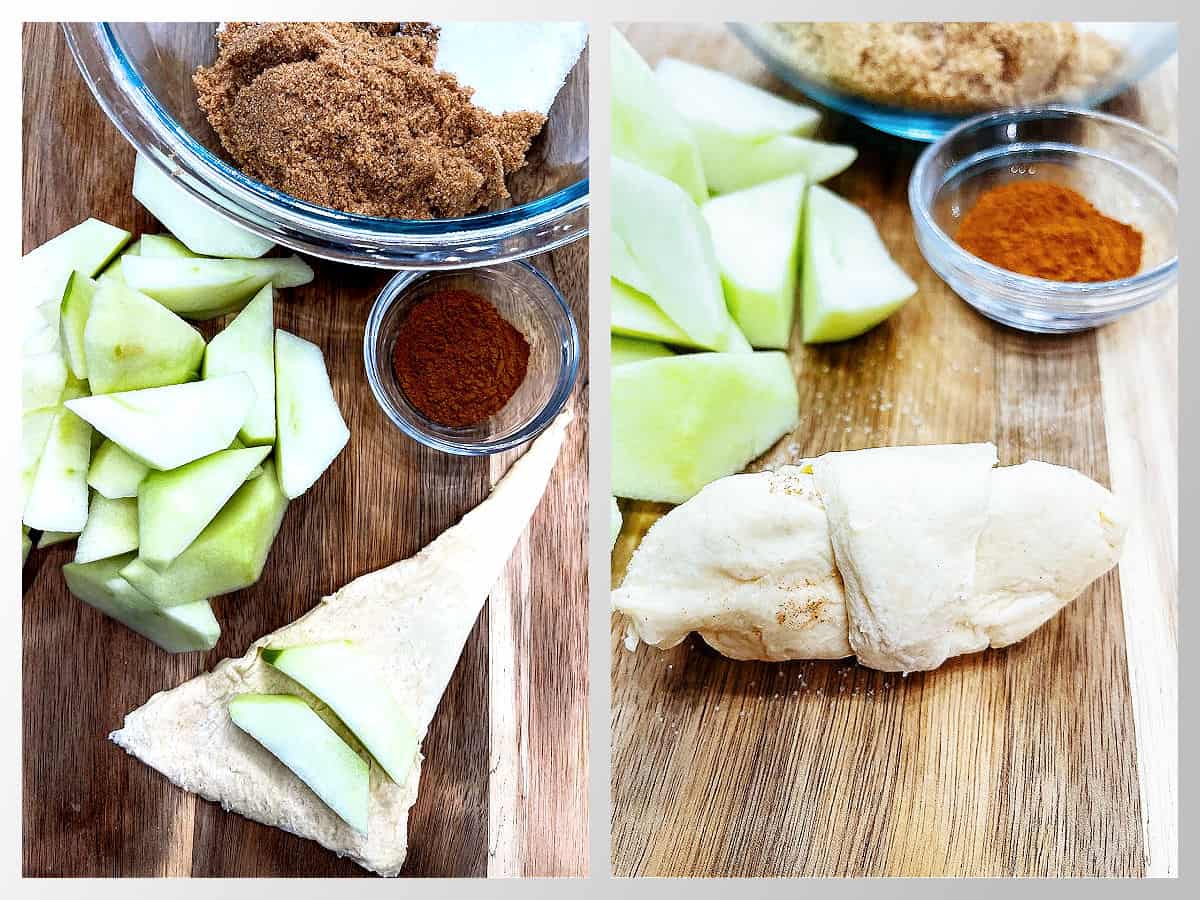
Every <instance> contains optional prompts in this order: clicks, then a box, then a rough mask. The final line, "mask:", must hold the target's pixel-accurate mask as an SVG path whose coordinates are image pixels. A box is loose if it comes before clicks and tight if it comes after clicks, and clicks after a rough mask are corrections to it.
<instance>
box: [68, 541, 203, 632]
mask: <svg viewBox="0 0 1200 900" xmlns="http://www.w3.org/2000/svg"><path fill="white" fill-rule="evenodd" d="M131 559H133V554H132V553H127V554H125V555H124V556H112V557H109V558H108V559H101V560H97V561H95V562H90V563H67V564H66V565H65V566H63V576H64V577H65V578H66V580H67V589H68V590H69V591H70V592H71V593H72V594H74V595H75V596H76V597H78V598H79V599H80V600H82V601H83V602H84V603H86V604H88V605H89V606H93V607H95V608H96V609H98V610H99V611H100V612H102V613H104V615H106V616H108V617H109V618H111V619H116V620H117V621H118V622H120V623H121V624H123V625H125V626H127V627H129V628H132V629H133V630H134V631H136V632H137V633H138V634H140V635H141V636H142V637H144V638H146V639H147V640H150V641H153V642H154V643H155V644H157V645H158V646H159V647H161V648H162V649H163V650H166V651H167V652H168V653H187V652H189V651H193V650H211V649H212V648H213V647H215V646H216V644H217V638H219V637H220V636H221V626H220V625H218V624H217V620H216V617H215V616H214V615H213V612H212V607H211V606H209V604H208V601H207V600H201V601H199V602H197V603H188V604H185V605H181V606H174V607H171V608H170V609H160V608H159V607H158V606H155V605H154V604H153V603H151V602H150V601H149V600H147V599H146V598H145V597H144V596H142V595H141V594H140V593H139V592H138V591H136V590H135V589H134V588H133V586H132V585H130V584H129V582H127V581H126V580H125V579H124V578H122V577H121V575H120V571H121V568H122V567H123V566H125V565H127V564H128V563H129V561H130V560H131Z"/></svg>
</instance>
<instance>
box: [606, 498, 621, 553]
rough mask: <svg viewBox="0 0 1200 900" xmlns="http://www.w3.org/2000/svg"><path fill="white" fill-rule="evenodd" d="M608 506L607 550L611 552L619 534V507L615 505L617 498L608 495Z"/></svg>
mask: <svg viewBox="0 0 1200 900" xmlns="http://www.w3.org/2000/svg"><path fill="white" fill-rule="evenodd" d="M608 499H609V503H610V506H609V508H608V552H609V553H612V551H613V548H614V547H616V546H617V538H618V537H620V536H621V507H619V506H617V498H616V497H609V498H608Z"/></svg>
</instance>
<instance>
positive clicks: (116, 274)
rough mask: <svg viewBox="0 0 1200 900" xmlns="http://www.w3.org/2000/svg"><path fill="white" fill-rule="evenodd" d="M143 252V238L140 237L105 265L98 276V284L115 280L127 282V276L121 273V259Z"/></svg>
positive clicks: (118, 282)
mask: <svg viewBox="0 0 1200 900" xmlns="http://www.w3.org/2000/svg"><path fill="white" fill-rule="evenodd" d="M141 252H142V240H141V238H138V239H137V240H136V241H134V242H133V243H132V244H130V245H129V246H128V247H126V248H125V249H124V250H122V251H121V254H120V256H118V257H117V258H116V259H114V260H113V261H112V262H110V263H109V264H108V265H107V266H105V267H104V269H103V270H102V271H101V272H100V274H99V275H97V276H96V282H97V284H108V283H110V282H114V283H116V284H125V276H124V275H123V274H121V260H123V259H125V258H126V257H127V256H139V255H140V254H141Z"/></svg>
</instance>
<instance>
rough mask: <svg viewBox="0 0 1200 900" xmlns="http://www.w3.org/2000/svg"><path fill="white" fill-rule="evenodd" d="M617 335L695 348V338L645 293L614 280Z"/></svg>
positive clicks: (614, 315)
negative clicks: (682, 329) (688, 334)
mask: <svg viewBox="0 0 1200 900" xmlns="http://www.w3.org/2000/svg"><path fill="white" fill-rule="evenodd" d="M610 314H611V315H612V331H613V334H618V335H625V336H627V337H632V338H645V339H646V340H652V341H666V342H668V343H671V344H678V345H680V346H683V347H695V346H696V345H695V344H694V343H693V342H692V339H691V338H689V337H688V336H687V335H686V334H684V333H683V332H682V331H681V330H680V328H679V326H678V325H676V324H675V323H674V322H672V321H671V319H670V318H669V317H668V316H667V315H666V313H664V312H663V311H662V310H661V309H659V308H658V304H656V303H655V302H654V301H653V300H651V299H650V298H649V297H647V296H646V295H645V294H643V293H640V292H639V291H635V290H634V289H633V288H631V287H629V286H628V285H626V284H622V283H621V282H619V281H616V280H613V281H612V305H611V310H610Z"/></svg>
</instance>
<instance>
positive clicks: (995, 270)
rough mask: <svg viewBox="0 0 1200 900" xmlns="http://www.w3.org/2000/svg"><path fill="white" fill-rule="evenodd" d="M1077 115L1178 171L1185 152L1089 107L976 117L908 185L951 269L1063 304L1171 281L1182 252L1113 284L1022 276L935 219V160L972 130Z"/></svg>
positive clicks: (945, 140)
mask: <svg viewBox="0 0 1200 900" xmlns="http://www.w3.org/2000/svg"><path fill="white" fill-rule="evenodd" d="M1073 117H1074V118H1084V119H1093V120H1096V121H1100V122H1103V123H1105V124H1107V125H1110V126H1115V127H1117V128H1120V129H1123V130H1126V131H1128V132H1130V133H1131V134H1134V135H1136V136H1137V137H1138V138H1140V139H1142V140H1144V141H1147V142H1148V143H1150V144H1151V145H1152V146H1154V147H1155V148H1156V149H1158V150H1159V151H1161V152H1163V153H1164V154H1165V155H1166V156H1167V157H1168V158H1169V159H1170V160H1171V161H1172V162H1173V163H1174V164H1175V166H1176V168H1177V169H1178V166H1179V153H1178V151H1177V150H1176V149H1175V148H1174V147H1173V146H1172V145H1171V144H1170V143H1169V142H1168V141H1166V140H1164V139H1163V138H1161V137H1159V136H1158V135H1156V134H1155V133H1154V132H1152V131H1150V130H1149V129H1148V128H1146V127H1144V126H1142V125H1139V124H1137V123H1136V122H1132V121H1130V120H1128V119H1124V118H1121V117H1120V116H1114V115H1111V114H1109V113H1102V112H1097V111H1095V110H1092V109H1087V108H1086V107H1080V106H1070V105H1066V104H1057V103H1053V104H1044V105H1039V106H1020V107H1012V108H1010V109H1004V110H998V111H993V112H988V113H983V114H982V115H978V116H973V117H971V118H969V119H966V120H964V121H963V122H961V123H960V124H959V125H957V126H955V127H954V128H952V129H951V130H950V131H948V132H946V133H945V134H944V135H942V136H941V137H940V138H938V139H937V140H936V141H934V142H932V143H931V144H929V145H928V146H927V147H926V148H925V149H924V150H922V151H921V155H920V156H919V157H918V158H917V162H916V164H915V165H914V166H913V170H912V174H911V176H910V177H909V181H908V205H909V208H910V211H911V212H912V215H913V221H914V224H915V225H916V226H917V228H918V230H920V231H923V232H925V233H926V234H928V235H929V236H930V237H931V238H932V239H933V240H934V242H935V243H936V244H937V249H938V251H939V252H941V253H944V254H946V255H947V256H948V257H949V259H948V263H949V265H951V266H954V267H955V268H957V269H960V270H966V271H973V272H975V273H976V274H978V275H979V276H980V277H984V278H986V279H988V280H990V281H1003V282H1004V283H1005V284H1006V285H1007V286H1009V287H1012V288H1014V289H1023V290H1025V291H1028V292H1029V293H1030V294H1031V295H1034V296H1037V297H1038V298H1039V299H1047V300H1058V301H1071V300H1078V299H1080V298H1082V297H1087V298H1089V299H1094V298H1096V297H1105V296H1113V295H1120V294H1125V293H1132V292H1136V291H1138V290H1141V289H1143V288H1148V287H1153V286H1155V285H1156V284H1158V283H1162V282H1165V281H1168V280H1170V279H1171V278H1172V277H1173V276H1174V275H1175V273H1176V272H1177V271H1178V269H1179V252H1178V248H1177V249H1176V252H1175V255H1173V256H1171V257H1170V258H1169V259H1167V260H1165V261H1163V262H1161V263H1159V264H1158V265H1157V266H1155V267H1154V268H1153V269H1150V270H1149V271H1147V272H1139V273H1137V274H1136V275H1131V276H1130V277H1128V278H1118V279H1115V280H1112V281H1097V282H1090V281H1052V280H1050V279H1046V278H1037V277H1034V276H1032V275H1022V274H1020V273H1018V272H1010V271H1009V270H1008V269H1003V268H1001V267H1000V266H996V265H993V264H992V263H989V262H987V261H985V260H983V259H980V258H979V257H977V256H975V255H974V254H972V253H968V252H967V251H966V250H964V249H963V248H962V247H961V246H960V245H959V244H958V243H957V242H956V241H955V240H954V239H953V238H952V237H950V235H948V234H947V233H946V232H945V230H944V229H943V228H942V227H941V226H940V225H939V224H938V223H937V222H936V221H935V220H934V218H933V215H932V213H931V211H930V209H929V206H928V204H927V203H926V202H925V199H924V193H925V190H926V188H928V187H929V186H930V184H931V183H933V182H934V180H935V178H937V177H938V176H936V175H935V174H934V173H933V172H932V167H933V160H934V158H935V157H936V156H937V155H938V154H939V153H940V152H941V151H942V150H943V149H945V147H946V145H947V144H949V143H950V142H951V141H953V140H955V139H956V138H958V137H959V136H960V135H961V134H963V133H964V132H966V131H969V130H972V129H976V128H980V127H984V126H990V125H995V124H1001V123H1003V122H1009V121H1011V122H1017V121H1029V120H1033V119H1039V118H1073ZM1010 146H1012V147H1014V148H1020V147H1021V146H1022V145H1021V144H1019V143H1014V144H1012V145H1010ZM1075 146H1079V145H1075ZM1081 149H1082V148H1081ZM944 183H945V182H944V181H942V182H941V183H940V184H937V185H936V187H935V188H934V190H935V192H936V190H937V189H940V188H941V186H942V185H943V184H944ZM1171 196H1172V199H1173V200H1174V201H1175V202H1176V204H1178V196H1177V192H1176V193H1175V194H1172V195H1171Z"/></svg>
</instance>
